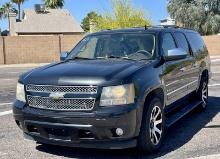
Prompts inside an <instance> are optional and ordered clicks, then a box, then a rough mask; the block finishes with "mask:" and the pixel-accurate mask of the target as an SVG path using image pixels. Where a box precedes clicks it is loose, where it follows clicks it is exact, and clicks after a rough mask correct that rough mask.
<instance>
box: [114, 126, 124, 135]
mask: <svg viewBox="0 0 220 159" xmlns="http://www.w3.org/2000/svg"><path fill="white" fill-rule="evenodd" d="M115 132H116V134H117V135H118V136H122V135H123V133H124V132H123V130H122V129H121V128H117V129H116V131H115Z"/></svg>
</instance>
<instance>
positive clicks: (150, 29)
mask: <svg viewBox="0 0 220 159" xmlns="http://www.w3.org/2000/svg"><path fill="white" fill-rule="evenodd" d="M167 31H170V32H174V31H180V32H191V33H197V32H196V31H194V30H191V29H188V28H180V27H165V26H155V27H154V26H153V27H135V28H126V29H113V30H102V31H99V32H95V33H92V34H90V35H101V34H115V33H137V32H139V33H140V32H142V33H160V32H167Z"/></svg>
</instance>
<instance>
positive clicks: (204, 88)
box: [196, 76, 208, 111]
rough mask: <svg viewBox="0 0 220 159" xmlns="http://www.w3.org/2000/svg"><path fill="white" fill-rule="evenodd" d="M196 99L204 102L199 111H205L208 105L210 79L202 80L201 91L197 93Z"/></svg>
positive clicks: (203, 78) (204, 78)
mask: <svg viewBox="0 0 220 159" xmlns="http://www.w3.org/2000/svg"><path fill="white" fill-rule="evenodd" d="M196 98H197V100H199V101H201V102H202V103H201V104H200V105H199V106H198V108H197V110H199V111H205V110H206V108H207V105H208V79H207V78H206V77H204V76H203V77H202V78H201V81H200V86H199V89H198V91H197V92H196Z"/></svg>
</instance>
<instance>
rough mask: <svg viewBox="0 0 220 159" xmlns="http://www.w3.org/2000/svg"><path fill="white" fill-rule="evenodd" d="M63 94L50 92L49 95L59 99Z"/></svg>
mask: <svg viewBox="0 0 220 159" xmlns="http://www.w3.org/2000/svg"><path fill="white" fill-rule="evenodd" d="M64 95H65V93H51V94H50V96H49V97H50V98H52V99H54V100H60V99H63V98H64Z"/></svg>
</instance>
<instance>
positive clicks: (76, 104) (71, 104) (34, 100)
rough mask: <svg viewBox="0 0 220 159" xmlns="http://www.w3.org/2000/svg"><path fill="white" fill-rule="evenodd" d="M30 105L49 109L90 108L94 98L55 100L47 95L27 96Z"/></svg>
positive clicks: (74, 109)
mask: <svg viewBox="0 0 220 159" xmlns="http://www.w3.org/2000/svg"><path fill="white" fill-rule="evenodd" d="M27 99H28V104H29V106H30V107H34V108H40V109H49V110H72V111H78V110H88V111H89V110H92V109H93V107H94V104H95V99H94V98H86V99H85V98H63V99H59V100H55V99H52V98H48V97H36V96H27Z"/></svg>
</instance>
